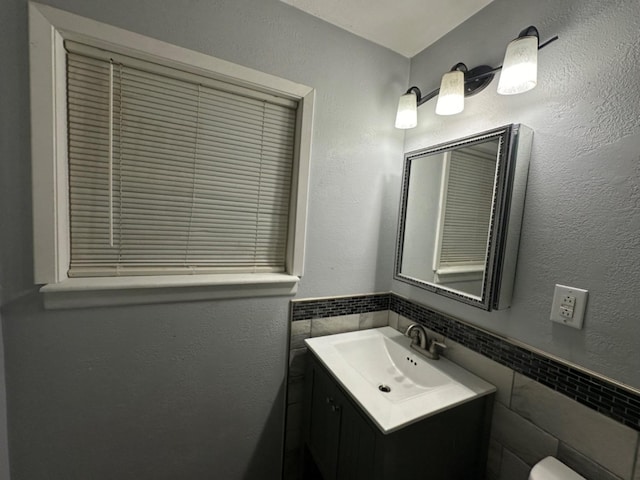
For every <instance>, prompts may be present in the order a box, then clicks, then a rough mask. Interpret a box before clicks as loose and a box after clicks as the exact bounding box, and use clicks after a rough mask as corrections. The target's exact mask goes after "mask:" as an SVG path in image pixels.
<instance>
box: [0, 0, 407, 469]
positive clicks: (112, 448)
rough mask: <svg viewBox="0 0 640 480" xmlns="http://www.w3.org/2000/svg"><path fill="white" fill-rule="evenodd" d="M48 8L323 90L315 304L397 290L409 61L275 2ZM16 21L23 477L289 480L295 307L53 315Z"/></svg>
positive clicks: (6, 227)
mask: <svg viewBox="0 0 640 480" xmlns="http://www.w3.org/2000/svg"><path fill="white" fill-rule="evenodd" d="M46 3H49V4H51V5H53V6H56V7H58V8H62V9H65V10H69V11H72V12H74V13H78V14H80V15H84V16H87V17H90V18H94V19H96V20H99V21H103V22H105V23H109V24H113V25H116V26H119V27H122V28H126V29H129V30H132V31H135V32H137V33H141V34H144V35H148V36H152V37H155V38H159V39H161V40H164V41H167V42H171V43H174V44H177V45H180V46H183V47H187V48H191V49H194V50H198V51H201V52H204V53H207V54H210V55H214V56H217V57H220V58H223V59H225V60H230V61H232V62H235V63H238V64H241V65H245V66H248V67H251V68H255V69H259V70H262V71H265V72H267V73H271V74H275V75H278V76H281V77H285V78H288V79H290V80H293V81H296V82H299V83H303V84H307V85H310V86H312V87H315V88H316V89H317V97H316V102H317V108H316V115H315V123H314V134H313V154H312V166H311V193H310V203H309V219H310V220H309V225H308V240H307V260H306V275H305V277H304V278H303V280H302V283H301V286H300V294H299V296H301V297H302V296H305V297H306V296H321V295H322V296H325V295H336V294H355V293H369V292H372V291H388V290H389V289H390V286H391V276H392V262H393V255H392V252H393V245H394V237H395V222H396V210H397V199H398V191H399V176H400V169H401V158H402V145H403V134H402V132H400V131H397V130H395V129H394V128H393V118H394V115H395V108H396V102H397V96H396V93H398V92H401V91H403V90H404V89H405V88H406V85H407V81H408V75H409V60H408V59H406V58H404V57H402V56H400V55H397V54H395V53H393V52H390V51H389V50H386V49H384V48H382V47H379V46H376V45H373V44H371V43H369V42H367V41H365V40H362V39H359V38H357V37H355V36H353V35H351V34H348V33H346V32H344V31H342V30H339V29H337V28H335V27H332V26H330V25H328V24H326V23H324V22H321V21H319V20H317V19H314V18H312V17H310V16H307V15H305V14H303V13H301V12H299V11H297V10H295V9H293V8H292V7H289V6H287V5H285V4H283V3H281V2H279V1H277V0H264V1H260V2H255V1H250V0H219V1H211V0H206V1H205V0H182V1H168V0H167V1H162V2H159V1H155V0H141V1H136V2H128V1H126V0H114V1H110V2H101V1H98V0H90V1H85V0H56V1H48V2H46ZM0 22H1V23H0V27H1V28H0V36H1V40H2V41H0V48H1V49H2V50H1V52H0V53H1V55H0V56H1V57H2V58H3V60H4V61H5V62H7V64H8V65H11V68H5V69H2V71H1V72H0V84H1V85H2V92H3V93H2V108H0V135H1V138H0V139H1V141H0V158H2V162H0V179H1V180H0V181H1V182H2V189H1V191H0V195H1V197H0V205H2V209H1V211H0V220H1V224H2V228H1V229H0V244H2V245H4V248H2V251H1V255H2V256H1V262H0V265H2V267H3V268H2V270H1V271H2V283H1V285H2V287H3V290H4V300H5V302H4V303H5V305H4V307H3V311H2V320H3V322H4V342H5V355H6V365H5V366H6V382H7V403H8V413H9V418H8V420H9V422H8V426H9V440H10V444H11V469H12V479H13V480H21V479H28V480H32V479H36V478H51V479H65V480H66V479H82V480H84V479H87V478H92V479H102V478H104V479H112V478H120V479H127V478H136V479H147V478H148V479H154V480H160V479H175V478H189V479H199V478H202V479H205V478H206V479H209V478H224V479H240V478H246V479H251V478H255V479H271V478H278V476H279V472H280V460H281V450H282V445H281V442H282V436H283V421H284V420H283V410H284V397H283V386H284V376H285V369H286V352H287V339H288V338H287V336H288V322H287V320H288V301H289V298H271V299H248V300H229V301H219V302H197V303H175V304H165V305H156V306H136V307H112V308H99V309H98V308H96V309H81V310H68V311H44V310H43V309H42V306H41V299H40V298H39V295H38V294H37V293H36V291H35V289H34V287H33V286H32V273H31V271H32V260H31V255H32V253H31V249H32V243H33V242H32V229H31V225H30V222H31V220H30V216H31V215H30V211H31V192H30V173H31V172H30V165H29V163H30V162H29V113H28V112H29V103H28V97H29V87H28V49H27V46H28V43H27V3H26V1H25V0H5V1H4V2H3V6H2V15H0ZM6 92H11V94H10V95H7V94H6ZM390 92H391V94H390ZM0 413H1V412H0Z"/></svg>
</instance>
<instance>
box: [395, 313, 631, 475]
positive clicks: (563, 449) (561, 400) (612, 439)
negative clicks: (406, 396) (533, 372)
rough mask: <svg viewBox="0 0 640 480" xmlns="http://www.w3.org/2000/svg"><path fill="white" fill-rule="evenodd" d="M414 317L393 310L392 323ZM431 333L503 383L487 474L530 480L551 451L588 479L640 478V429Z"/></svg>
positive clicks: (474, 368)
mask: <svg viewBox="0 0 640 480" xmlns="http://www.w3.org/2000/svg"><path fill="white" fill-rule="evenodd" d="M409 323H411V322H410V320H408V319H407V318H405V317H403V316H401V315H398V314H396V313H393V312H391V313H390V314H389V324H390V325H391V326H395V325H398V327H400V326H402V327H404V325H407V324H409ZM398 329H399V330H402V328H398ZM429 333H431V334H432V335H433V336H435V337H437V338H439V339H440V340H444V343H445V345H447V349H446V350H445V351H444V356H445V357H447V358H448V359H449V360H451V361H453V362H455V363H457V364H458V365H460V366H462V367H464V368H465V369H467V370H469V371H470V372H472V373H474V374H476V375H478V376H479V377H481V378H484V379H485V380H487V381H488V382H490V383H492V384H493V385H495V386H496V387H497V388H498V391H497V392H496V403H495V407H494V410H493V421H492V427H491V443H490V448H489V459H488V462H487V478H488V480H518V479H523V480H526V479H527V476H528V471H529V470H531V468H532V467H533V465H534V464H535V463H537V462H538V461H540V460H542V459H543V458H545V457H546V456H548V455H552V456H554V457H557V458H558V459H559V460H560V461H562V462H564V463H565V464H566V465H568V466H570V467H571V468H573V469H574V470H575V471H577V472H578V473H579V474H581V475H582V476H584V477H585V478H587V479H588V480H640V477H639V476H638V475H639V474H638V469H639V468H640V461H638V460H637V458H639V455H640V451H639V450H638V442H639V435H640V433H639V432H638V431H636V430H634V429H632V428H629V427H627V426H625V425H623V424H621V423H618V422H616V421H614V420H612V419H611V418H609V417H606V416H604V415H602V414H600V413H598V412H596V411H595V410H592V409H590V408H588V407H586V406H584V405H582V404H580V403H578V402H576V401H574V400H572V399H570V398H568V397H566V396H564V395H562V394H560V393H558V392H556V391H554V390H552V389H550V388H548V387H546V386H544V385H542V384H540V383H538V382H536V381H535V380H531V379H529V378H527V377H525V376H524V375H521V374H519V373H517V372H515V371H514V370H512V369H510V368H507V367H505V366H504V365H501V364H500V363H497V362H495V361H493V360H491V359H489V358H487V357H485V356H483V355H480V354H478V353H476V352H474V351H473V350H470V349H468V348H466V347H463V346H462V345H460V344H459V343H456V342H454V341H451V340H449V339H446V338H443V337H442V335H438V334H437V333H435V332H432V331H430V332H429ZM636 462H638V465H635V464H636ZM634 466H635V468H636V470H635V473H634ZM634 474H635V475H636V477H634V476H633V475H634Z"/></svg>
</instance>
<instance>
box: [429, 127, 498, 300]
mask: <svg viewBox="0 0 640 480" xmlns="http://www.w3.org/2000/svg"><path fill="white" fill-rule="evenodd" d="M498 147H499V144H498V140H497V139H496V140H494V141H490V142H484V143H478V144H475V145H471V146H468V147H465V148H460V149H456V150H453V151H448V152H445V154H444V165H443V169H442V180H441V187H440V208H439V212H440V213H439V216H438V222H437V232H436V248H435V249H434V256H433V271H434V278H435V281H436V283H438V284H440V285H447V286H449V287H451V288H455V289H456V290H462V291H465V292H467V293H469V294H471V295H477V296H480V295H482V285H483V282H482V280H483V275H484V270H485V262H486V254H487V242H488V238H489V226H490V222H491V205H492V201H493V195H494V192H493V189H494V183H495V173H496V158H497V156H498Z"/></svg>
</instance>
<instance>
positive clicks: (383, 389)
mask: <svg viewBox="0 0 640 480" xmlns="http://www.w3.org/2000/svg"><path fill="white" fill-rule="evenodd" d="M378 390H380V391H381V392H384V393H389V392H390V391H391V387H390V386H389V385H378Z"/></svg>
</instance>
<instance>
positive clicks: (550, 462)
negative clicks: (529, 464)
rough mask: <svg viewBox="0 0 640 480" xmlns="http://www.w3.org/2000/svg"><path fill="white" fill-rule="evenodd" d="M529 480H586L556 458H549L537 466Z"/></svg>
mask: <svg viewBox="0 0 640 480" xmlns="http://www.w3.org/2000/svg"><path fill="white" fill-rule="evenodd" d="M529 480H586V479H585V478H584V477H583V476H581V475H578V474H577V473H576V472H574V471H573V470H571V469H570V468H569V467H567V466H566V465H565V464H564V463H562V462H560V461H559V460H558V459H556V458H554V457H547V458H545V459H543V460H540V461H539V462H538V463H536V464H535V466H534V467H533V470H531V475H529Z"/></svg>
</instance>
